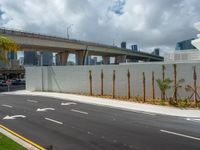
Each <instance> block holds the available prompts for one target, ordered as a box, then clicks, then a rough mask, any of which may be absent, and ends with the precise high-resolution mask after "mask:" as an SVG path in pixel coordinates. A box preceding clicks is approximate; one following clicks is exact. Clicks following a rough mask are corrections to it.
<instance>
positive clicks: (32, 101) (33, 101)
mask: <svg viewBox="0 0 200 150" xmlns="http://www.w3.org/2000/svg"><path fill="white" fill-rule="evenodd" d="M27 101H28V102H31V103H37V102H38V101H35V100H30V99H28V100H27Z"/></svg>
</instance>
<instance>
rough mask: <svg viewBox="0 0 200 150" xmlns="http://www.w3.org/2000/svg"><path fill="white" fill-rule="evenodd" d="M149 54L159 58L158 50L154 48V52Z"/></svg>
mask: <svg viewBox="0 0 200 150" xmlns="http://www.w3.org/2000/svg"><path fill="white" fill-rule="evenodd" d="M151 54H153V55H156V56H159V55H160V48H155V49H154V51H153V52H152V53H151Z"/></svg>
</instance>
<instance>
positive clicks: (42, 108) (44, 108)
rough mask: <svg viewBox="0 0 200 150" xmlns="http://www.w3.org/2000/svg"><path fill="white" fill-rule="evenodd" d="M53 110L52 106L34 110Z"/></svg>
mask: <svg viewBox="0 0 200 150" xmlns="http://www.w3.org/2000/svg"><path fill="white" fill-rule="evenodd" d="M47 110H55V109H54V108H38V109H37V110H36V111H47Z"/></svg>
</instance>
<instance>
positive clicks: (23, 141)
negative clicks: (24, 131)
mask: <svg viewBox="0 0 200 150" xmlns="http://www.w3.org/2000/svg"><path fill="white" fill-rule="evenodd" d="M0 132H1V133H2V134H4V135H6V136H7V137H9V138H11V139H12V140H13V141H15V142H17V143H18V144H20V145H22V146H23V147H25V148H27V149H28V150H46V149H45V148H43V147H42V146H40V145H38V144H36V143H34V142H32V141H30V140H28V139H27V138H25V137H23V136H21V135H19V134H18V133H16V132H14V131H12V130H11V129H8V128H7V127H5V126H3V125H1V124H0Z"/></svg>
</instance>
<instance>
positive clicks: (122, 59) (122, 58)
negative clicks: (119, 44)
mask: <svg viewBox="0 0 200 150" xmlns="http://www.w3.org/2000/svg"><path fill="white" fill-rule="evenodd" d="M125 62H126V55H120V56H116V57H115V63H116V64H119V63H125Z"/></svg>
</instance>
